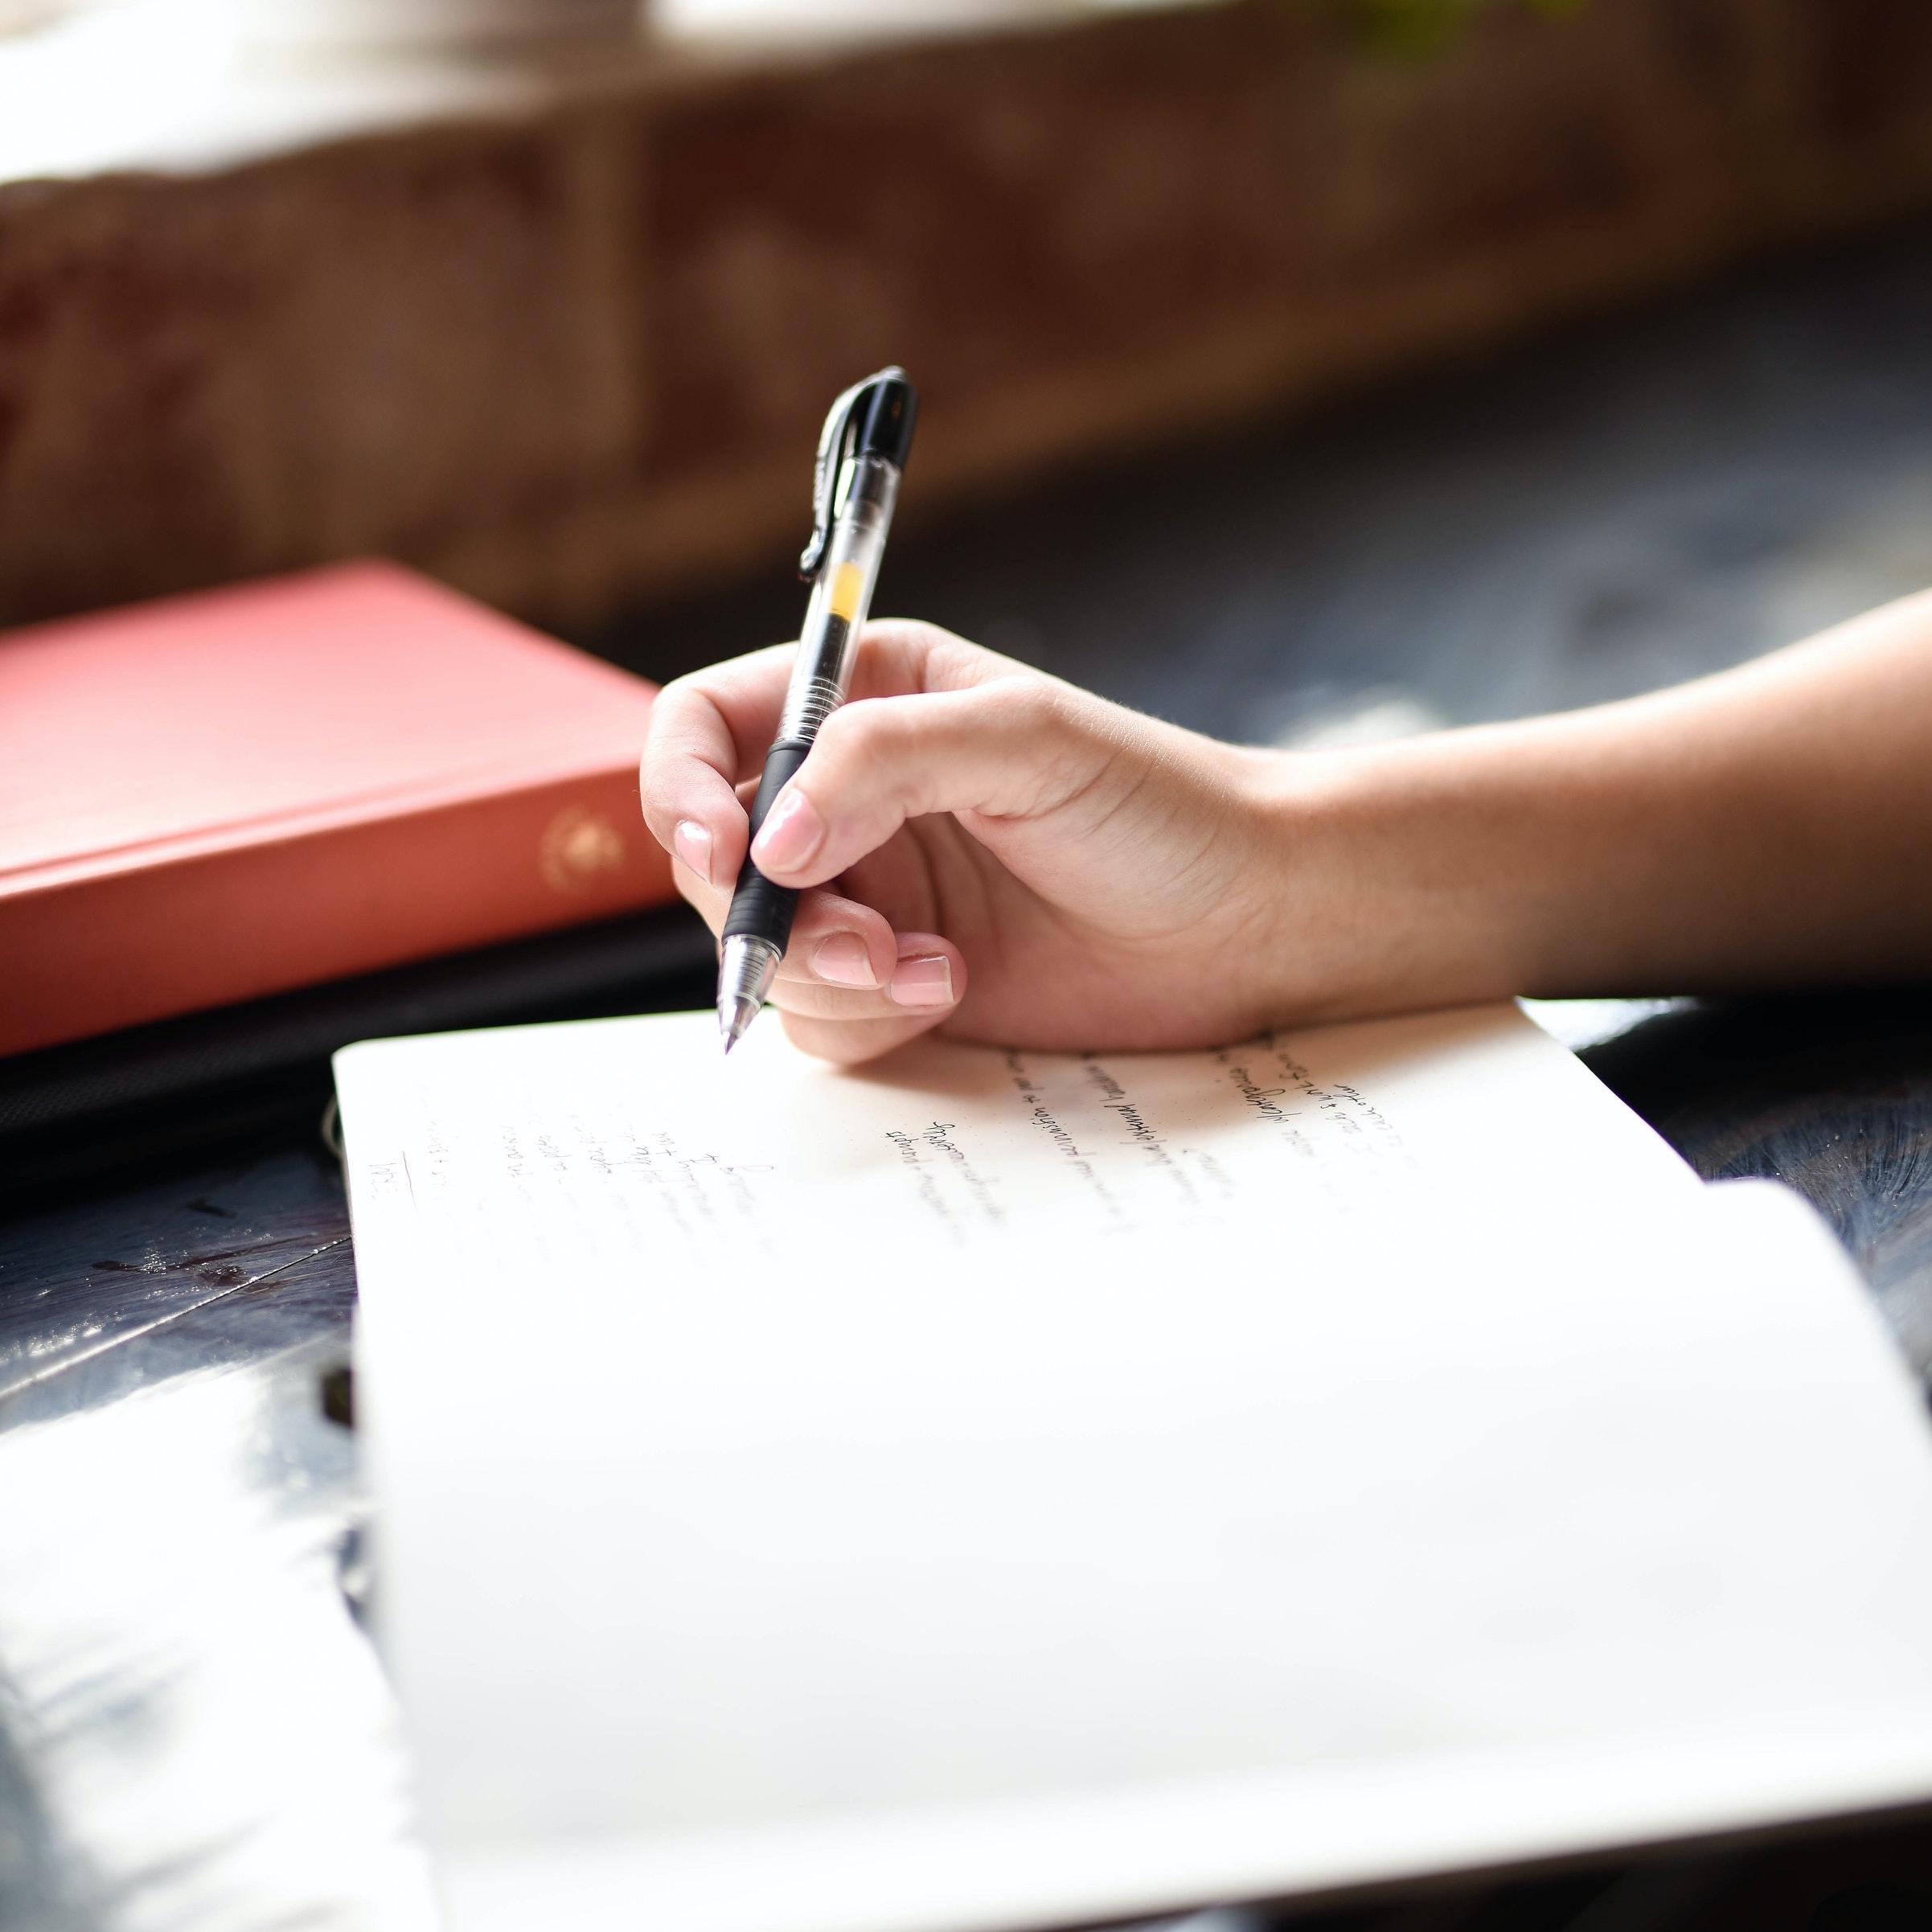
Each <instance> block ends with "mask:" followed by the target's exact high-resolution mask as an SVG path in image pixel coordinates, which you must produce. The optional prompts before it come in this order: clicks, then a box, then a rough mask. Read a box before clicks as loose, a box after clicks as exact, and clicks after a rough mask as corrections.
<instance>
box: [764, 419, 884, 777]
mask: <svg viewBox="0 0 1932 1932" xmlns="http://www.w3.org/2000/svg"><path fill="white" fill-rule="evenodd" d="M849 470H850V474H849V476H848V477H847V480H846V482H845V489H844V494H843V498H842V499H841V502H840V505H839V514H838V516H837V519H836V520H835V522H834V523H833V526H832V531H831V537H830V538H829V539H828V540H827V544H826V548H825V558H824V561H823V562H822V564H820V566H819V569H818V576H817V577H816V578H814V580H813V583H812V594H811V597H810V601H809V602H808V603H807V604H806V607H805V623H804V626H803V627H802V629H801V630H800V631H799V633H798V656H797V657H796V658H794V660H793V661H792V676H791V683H790V685H789V686H788V687H786V694H785V709H784V712H782V713H781V716H780V717H779V720H778V742H779V743H780V744H785V743H786V742H788V741H790V740H794V739H796V740H800V741H802V743H804V744H810V742H811V741H812V740H813V739H814V738H815V737H817V736H818V727H819V726H820V725H821V724H823V723H824V722H825V720H827V718H828V717H830V716H831V714H832V713H833V712H835V711H836V710H837V709H838V708H839V706H840V705H841V704H843V703H844V702H845V693H846V687H847V685H848V683H850V682H851V675H852V656H853V653H854V652H855V650H857V648H858V643H859V632H860V631H861V630H863V628H864V626H865V620H866V617H867V616H868V613H870V612H871V610H872V592H873V590H874V589H876V587H877V585H878V582H879V565H880V560H881V559H882V558H883V557H884V555H885V538H886V532H887V531H888V530H889V529H890V528H891V527H892V506H893V504H894V503H895V502H896V501H897V500H898V495H899V471H898V470H897V469H896V466H893V465H892V464H891V463H888V462H887V461H885V459H884V457H876V456H867V457H859V460H858V461H855V462H854V463H852V464H851V466H849Z"/></svg>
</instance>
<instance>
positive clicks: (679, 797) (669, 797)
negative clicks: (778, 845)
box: [638, 644, 794, 884]
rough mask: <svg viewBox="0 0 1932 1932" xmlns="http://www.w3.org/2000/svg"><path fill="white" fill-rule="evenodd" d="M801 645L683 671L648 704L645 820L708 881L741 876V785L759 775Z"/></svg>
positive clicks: (641, 778) (641, 776) (641, 775)
mask: <svg viewBox="0 0 1932 1932" xmlns="http://www.w3.org/2000/svg"><path fill="white" fill-rule="evenodd" d="M793 650H794V646H791V645H790V644H774V645H773V646H771V647H770V648H769V650H757V651H753V652H752V653H751V654H749V656H746V657H742V658H732V659H731V660H730V662H728V663H724V664H714V665H712V667H710V668H709V669H708V670H706V671H694V672H692V673H691V675H690V676H688V677H683V678H679V679H675V680H674V681H673V682H672V683H669V684H667V685H666V686H665V687H664V688H663V689H662V691H659V692H658V699H657V702H656V703H654V705H653V706H652V707H651V711H650V727H649V728H648V730H647V731H646V734H645V739H644V757H643V762H642V765H641V766H640V768H639V769H638V794H639V796H640V798H642V802H643V806H644V822H645V823H646V825H647V826H649V827H650V831H651V835H652V836H653V837H654V838H655V839H657V841H658V843H659V844H660V845H662V846H663V847H665V848H666V849H667V851H672V852H675V854H676V855H678V857H679V858H680V859H683V861H684V863H686V864H687V865H689V866H690V867H691V869H692V870H693V871H695V872H697V873H698V874H699V876H700V877H702V878H703V879H704V880H706V881H707V883H708V884H716V883H717V882H718V881H719V880H720V879H724V878H733V877H736V874H737V869H738V867H739V865H740V863H742V862H743V860H744V843H745V826H746V820H745V816H744V807H743V806H741V805H740V803H739V802H738V794H737V789H736V788H737V786H738V785H739V783H740V781H742V780H744V779H745V778H748V777H754V776H755V775H756V774H757V772H758V770H759V769H760V767H761V765H763V763H764V761H765V752H766V751H767V750H768V749H769V747H770V744H771V741H772V735H773V732H776V731H777V728H778V712H779V708H780V707H781V705H782V704H783V703H784V701H785V686H786V679H787V678H788V677H789V676H790V674H791V660H792V652H793Z"/></svg>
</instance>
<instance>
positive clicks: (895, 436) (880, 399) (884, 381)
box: [852, 369, 919, 470]
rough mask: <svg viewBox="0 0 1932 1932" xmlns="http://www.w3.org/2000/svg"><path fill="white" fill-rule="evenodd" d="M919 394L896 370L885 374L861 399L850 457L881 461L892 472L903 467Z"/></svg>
mask: <svg viewBox="0 0 1932 1932" xmlns="http://www.w3.org/2000/svg"><path fill="white" fill-rule="evenodd" d="M918 413H919V392H918V391H917V389H915V388H913V385H912V384H910V383H909V382H908V381H907V380H906V379H905V377H904V375H902V374H901V373H900V371H898V370H896V369H894V370H890V371H888V372H887V373H886V374H885V375H883V376H882V377H881V378H880V379H879V380H878V381H877V382H876V383H875V384H873V385H872V388H871V390H870V392H869V393H868V395H867V396H866V397H865V399H864V413H863V416H861V418H860V420H859V431H858V436H857V437H856V439H855V441H854V444H853V446H852V454H853V455H854V457H868V456H876V457H884V459H885V461H887V462H888V463H890V464H891V465H892V467H893V468H894V469H895V470H903V469H904V467H905V459H906V456H907V454H908V453H909V451H910V450H911V449H912V447H913V419H914V418H915V417H917V415H918Z"/></svg>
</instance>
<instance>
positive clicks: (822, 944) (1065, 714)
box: [642, 621, 1284, 1062]
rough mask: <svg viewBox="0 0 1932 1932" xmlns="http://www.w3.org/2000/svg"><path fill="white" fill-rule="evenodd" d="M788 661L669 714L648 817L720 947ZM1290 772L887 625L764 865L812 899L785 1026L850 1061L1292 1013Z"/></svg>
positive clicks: (864, 655)
mask: <svg viewBox="0 0 1932 1932" xmlns="http://www.w3.org/2000/svg"><path fill="white" fill-rule="evenodd" d="M790 658H791V647H790V646H777V647H775V648H773V649H772V650H765V651H759V652H757V653H754V654H752V655H751V656H749V657H744V658H736V659H734V660H732V662H728V663H725V664H720V665H717V666H715V667H712V669H710V670H708V671H699V672H698V673H696V674H695V675H692V676H690V677H687V678H680V679H678V680H677V682H676V683H673V684H671V685H668V686H667V687H666V688H665V689H664V691H663V692H662V694H661V695H660V696H659V698H658V703H657V705H656V708H655V709H654V712H653V714H652V717H651V724H650V737H649V741H648V743H647V744H646V749H645V753H644V761H643V770H642V793H643V801H644V814H645V818H646V822H648V823H649V825H650V829H651V831H652V832H653V833H654V834H655V835H656V836H657V837H658V839H659V840H660V841H661V842H662V843H663V844H664V845H665V846H666V847H667V848H668V849H669V851H671V855H672V858H673V860H674V862H675V863H674V870H675V876H676V878H677V882H678V887H679V890H680V891H681V892H683V894H684V896H685V897H686V898H687V899H688V900H691V904H693V905H695V907H696V908H697V909H698V910H699V913H702V914H703V917H704V918H705V920H706V921H707V922H708V924H709V925H710V926H711V928H712V931H713V932H714V933H715V932H716V931H717V930H718V929H719V928H720V926H721V925H723V923H724V917H725V913H726V912H727V910H728V907H729V905H730V902H731V895H732V886H733V884H734V883H735V881H736V877H737V874H738V869H739V867H740V864H741V863H742V862H743V859H744V851H745V841H746V834H747V830H748V821H747V818H746V814H745V806H746V803H747V802H749V798H750V796H751V794H752V793H753V791H754V790H756V789H757V779H758V774H759V771H760V769H761V765H762V763H763V761H764V757H765V751H766V749H767V748H768V747H769V744H770V742H771V739H772V736H773V732H774V731H775V730H776V728H777V720H778V713H779V710H780V707H781V703H782V702H783V699H784V695H785V687H786V678H787V675H788V673H789V670H790ZM1283 765H1284V761H1283V760H1282V757H1281V755H1280V754H1271V753H1261V752H1255V751H1250V750H1244V749H1241V748H1238V747H1236V746H1233V745H1228V744H1220V743H1217V742H1216V741H1215V740H1212V739H1208V738H1204V737H1201V736H1197V735H1196V734H1195V733H1193V732H1187V731H1183V730H1181V729H1179V728H1177V727H1175V726H1173V725H1170V724H1161V723H1159V722H1157V721H1156V720H1153V719H1150V718H1146V717H1142V716H1138V715H1137V714H1136V713H1134V712H1129V711H1126V710H1123V709H1122V708H1120V707H1119V706H1118V705H1114V704H1110V703H1106V702H1105V701H1104V700H1102V699H1099V698H1096V697H1093V696H1091V695H1089V694H1088V693H1086V692H1085V691H1079V690H1077V689H1076V688H1075V687H1073V686H1071V685H1069V684H1065V683H1061V682H1060V681H1059V680H1058V679H1053V678H1049V677H1046V676H1044V675H1042V674H1040V672H1037V671H1032V670H1030V669H1028V667H1025V666H1023V665H1022V664H1019V663H1017V662H1014V661H1013V660H1011V659H1010V658H1003V657H1000V656H998V655H997V654H995V653H993V652H991V651H988V650H982V649H980V648H979V647H978V646H976V645H973V644H969V643H967V642H965V641H964V640H963V639H962V638H956V637H954V636H952V635H950V634H949V633H947V632H945V631H943V630H938V629H937V628H936V627H934V626H931V625H928V624H919V623H911V622H904V621H890V622H883V623H876V624H873V625H871V626H868V629H867V631H866V634H865V637H864V641H863V645H862V646H861V648H860V650H859V654H858V659H857V666H856V671H855V677H854V682H853V687H852V691H851V696H850V699H849V700H848V702H847V703H846V704H845V705H844V706H843V708H841V709H839V711H837V712H834V713H833V714H832V716H831V717H830V718H829V719H828V720H827V721H826V724H825V725H824V727H823V728H822V730H821V732H820V733H819V736H818V741H817V743H816V744H814V747H813V749H812V752H811V754H810V757H808V758H807V760H806V762H805V764H804V765H803V766H802V768H801V769H800V770H799V771H798V774H797V775H796V776H795V777H794V779H793V780H792V781H791V783H790V785H789V786H786V789H785V790H784V791H783V792H782V793H781V794H780V795H779V798H778V799H777V802H775V803H774V805H773V809H772V811H771V813H770V815H769V818H767V819H766V822H765V826H764V828H763V830H762V831H761V834H760V835H759V839H758V843H757V847H756V849H755V851H754V852H753V857H754V858H755V859H757V863H758V866H759V868H760V869H761V871H762V872H764V873H765V876H767V877H768V878H769V879H771V880H773V881H774V882H776V883H777V884H783V885H790V886H797V887H801V888H807V889H806V890H805V891H804V892H803V893H802V897H801V899H800V901H799V905H798V919H797V921H796V923H795V925H794V927H793V929H792V940H791V944H790V948H789V950H787V952H786V958H785V961H784V963H783V965H782V966H781V968H780V970H779V974H778V977H777V982H776V983H775V984H774V986H773V991H772V997H773V1001H774V1003H776V1004H777V1006H778V1007H779V1008H780V1010H781V1011H782V1012H783V1014H784V1015H785V1024H786V1031H787V1032H789V1033H790V1036H791V1037H792V1039H793V1040H794V1041H795V1042H797V1044H798V1045H800V1046H802V1047H803V1048H805V1049H806V1051H808V1052H813V1053H816V1054H818V1055H820V1056H823V1057H824V1058H827V1059H829V1060H838V1061H842V1062H852V1061H857V1060H867V1059H870V1058H871V1057H872V1056H875V1055H876V1054H880V1053H883V1052H887V1051H888V1050H889V1049H890V1048H893V1047H896V1046H897V1045H899V1044H901V1043H902V1042H904V1041H905V1040H909V1039H911V1038H912V1037H913V1036H915V1035H917V1034H919V1033H921V1032H925V1031H926V1030H928V1029H929V1028H933V1027H938V1028H941V1030H942V1031H944V1032H945V1033H947V1034H948V1035H950V1036H953V1037H954V1038H958V1039H966V1040H991V1041H995V1042H999V1043H1001V1044H1009V1045H1015V1046H1032V1047H1044V1048H1159V1047H1181V1046H1197V1045H1204V1044H1219V1043H1220V1042H1222V1041H1224V1040H1231V1039H1235V1038H1238V1037H1240V1036H1242V1035H1244V1034H1245V1033H1248V1032H1253V1031H1254V1030H1255V1029H1256V1028H1258V1027H1260V1026H1263V1025H1265V1024H1268V1023H1272V1022H1274V1021H1276V1020H1278V1019H1280V1018H1282V1016H1283V1015H1282V1011H1281V1008H1282V1001H1283V997H1284V993H1283V978H1282V971H1281V962H1282V954H1283V935H1282V916H1283V910H1284V908H1283V903H1282V893H1281V889H1280V888H1281V884H1282V845H1283V839H1282V832H1281V827H1280V824H1279V819H1280V815H1281V814H1280V800H1279V796H1278V794H1280V792H1281V790H1282V787H1281V777H1282V769H1283Z"/></svg>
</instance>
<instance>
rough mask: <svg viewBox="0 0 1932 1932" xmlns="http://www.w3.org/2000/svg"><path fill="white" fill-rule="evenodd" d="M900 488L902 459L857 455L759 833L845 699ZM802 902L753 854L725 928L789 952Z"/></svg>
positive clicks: (770, 772)
mask: <svg viewBox="0 0 1932 1932" xmlns="http://www.w3.org/2000/svg"><path fill="white" fill-rule="evenodd" d="M898 494H899V471H898V469H897V466H896V465H894V464H892V463H888V462H887V461H885V460H884V457H876V456H865V457H859V459H858V460H857V461H855V462H853V463H852V464H851V466H849V471H848V474H847V476H846V477H845V478H843V492H842V494H841V496H840V498H839V511H838V515H837V519H836V521H835V523H834V524H833V526H832V532H831V538H830V539H829V540H828V541H827V544H826V550H825V559H824V561H823V563H822V564H821V565H820V567H819V570H818V576H817V577H816V578H815V579H814V580H813V583H812V594H811V598H810V601H809V602H808V603H807V604H806V608H805V623H804V626H803V627H802V629H801V630H800V631H799V633H798V656H797V658H794V660H793V663H792V675H791V683H790V684H789V685H788V686H787V687H786V693H785V709H784V711H783V712H781V714H780V716H779V720H778V736H777V741H776V742H775V743H774V744H773V746H772V748H771V750H770V752H769V753H768V754H767V756H766V757H765V772H764V775H763V776H762V777H761V778H760V779H759V781H758V795H757V798H754V799H753V801H752V808H751V835H752V837H753V839H756V838H757V835H758V833H759V831H760V829H761V827H762V826H763V825H764V823H765V814H767V813H769V811H770V810H771V808H772V802H773V800H774V799H775V798H777V796H778V794H779V793H780V792H781V791H782V790H784V789H785V786H786V781H787V780H788V779H790V777H791V776H792V774H793V773H794V772H795V771H797V770H798V767H799V766H800V765H802V764H803V763H804V762H805V759H806V753H808V752H810V749H812V743H813V740H814V739H815V738H817V736H818V728H819V726H820V725H822V724H824V722H825V720H827V718H828V717H830V716H831V714H832V713H833V712H835V711H836V710H837V709H838V708H839V706H840V705H841V704H843V703H844V702H845V692H846V687H847V683H849V682H850V680H851V671H852V657H853V654H854V652H855V650H856V649H857V648H858V643H859V631H860V630H861V629H862V628H863V626H864V623H865V620H866V616H867V613H868V612H869V611H870V610H871V609H872V591H873V589H874V587H875V586H876V585H877V583H878V581H879V564H880V559H881V558H882V557H883V556H884V554H885V537H886V532H887V531H888V529H889V528H890V527H892V506H893V504H894V502H896V500H897V498H898ZM797 912H798V892H797V891H796V889H795V888H793V887H790V886H784V885H773V884H772V882H771V880H769V879H767V878H766V877H765V875H764V873H762V872H760V871H759V870H758V868H757V866H755V865H754V864H753V863H752V861H751V859H750V856H749V854H748V855H746V858H745V860H744V865H743V866H742V867H741V868H740V870H739V872H738V884H737V886H736V889H735V890H734V891H733V892H732V900H731V910H730V912H729V913H727V914H726V915H725V919H724V932H723V933H721V934H720V937H722V938H725V939H737V938H752V939H769V941H771V942H772V944H773V945H775V946H777V948H778V950H779V951H780V952H783V951H784V950H785V948H786V946H787V945H790V942H791V936H792V920H793V918H794V916H795V915H796V913H797Z"/></svg>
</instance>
